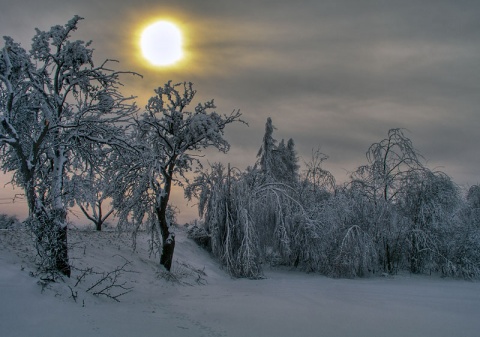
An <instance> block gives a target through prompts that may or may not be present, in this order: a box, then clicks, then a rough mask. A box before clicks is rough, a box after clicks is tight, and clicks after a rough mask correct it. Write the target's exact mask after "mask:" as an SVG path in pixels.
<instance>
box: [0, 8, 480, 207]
mask: <svg viewBox="0 0 480 337" xmlns="http://www.w3.org/2000/svg"><path fill="white" fill-rule="evenodd" d="M0 8H1V11H0V33H1V35H2V36H3V35H8V36H11V37H13V38H14V39H15V40H17V41H18V42H21V43H22V45H23V46H24V47H25V48H26V49H29V43H30V40H31V38H32V36H33V34H34V28H35V27H38V28H40V29H42V30H47V29H49V28H50V27H51V26H52V25H55V24H62V25H63V24H65V23H66V22H67V21H68V20H69V19H70V18H72V17H73V15H75V14H78V15H80V16H82V17H84V18H85V20H83V21H81V23H80V27H79V30H78V31H77V32H76V33H75V35H74V37H75V38H78V39H84V40H93V47H94V48H95V54H94V55H95V60H97V62H98V63H99V62H101V61H103V60H104V59H106V58H114V59H117V60H119V61H120V64H119V68H120V69H123V70H131V71H135V72H138V73H140V74H142V75H143V76H144V78H143V79H139V78H132V77H124V78H123V83H124V84H125V87H124V89H123V93H124V94H125V95H136V96H138V98H137V102H138V105H139V106H141V107H142V106H144V105H145V103H146V101H147V99H148V97H150V96H152V94H153V88H155V87H157V86H161V85H163V83H165V82H166V81H168V80H170V79H171V80H173V81H191V82H194V84H195V88H196V89H197V90H198V98H199V100H202V101H204V100H207V99H211V98H214V99H215V101H216V103H217V106H218V109H217V111H218V112H225V113H230V112H231V111H232V110H233V109H240V110H241V112H242V113H243V117H244V119H245V120H246V121H247V122H248V123H249V125H250V126H249V127H246V126H243V125H237V126H232V127H231V128H229V129H227V131H226V137H227V138H228V139H229V141H230V143H231V145H232V148H231V151H230V154H229V155H227V156H218V155H215V156H213V155H211V157H209V159H210V161H219V160H220V161H223V162H228V161H229V162H232V164H233V165H235V166H237V167H239V168H245V167H246V166H248V165H251V164H253V163H254V162H255V160H256V157H255V156H256V153H257V151H258V148H259V147H260V142H261V139H262V137H263V132H264V125H265V121H266V119H267V117H271V118H272V119H273V124H274V125H275V126H276V127H277V130H276V131H275V133H274V136H275V138H277V139H278V140H280V139H282V138H285V139H288V138H293V139H294V140H295V143H296V146H297V151H298V154H299V156H300V158H301V160H302V162H303V161H304V160H308V159H309V158H310V156H311V151H312V149H316V148H320V149H321V150H322V152H324V153H325V154H327V155H328V156H329V157H330V158H329V160H328V161H327V162H326V165H325V168H326V169H328V170H330V171H331V172H333V173H334V175H335V177H336V179H337V181H340V182H342V181H345V180H346V179H347V178H348V172H351V171H353V170H355V168H356V167H358V166H359V165H362V164H364V163H365V151H366V150H367V149H368V147H369V145H370V144H372V143H373V142H377V141H380V140H381V139H383V138H385V136H386V135H387V132H388V130H389V129H391V128H397V127H401V128H406V129H408V132H407V135H408V136H409V137H410V138H411V139H412V141H413V144H414V146H415V147H416V148H417V149H418V150H419V151H420V153H422V154H423V155H424V157H425V158H426V159H427V161H428V166H429V167H431V168H439V169H441V170H443V171H444V172H446V173H447V174H449V175H450V176H451V177H452V178H453V179H454V181H455V182H457V183H458V184H460V185H464V186H470V185H472V184H477V183H480V155H479V145H480V132H479V128H480V2H479V1H463V0H451V1H443V0H431V1H430V0H422V1H419V0H403V1H362V0H350V1H344V0H331V1H321V0H312V1H290V0H288V1H287V0H276V1H260V0H256V1H253V0H242V1H221V0H202V1H199V0H177V1H163V0H137V1H123V0H101V1H99V0H95V1H93V0H82V1H78V0H62V1H57V0H17V1H11V0H8V1H6V0H0ZM155 18H171V19H174V21H176V22H177V23H179V24H180V26H181V27H182V29H183V30H184V33H185V39H186V40H185V52H186V54H187V58H186V60H185V61H184V62H182V63H180V65H179V66H178V67H176V68H174V69H165V68H163V69H162V68H157V69H153V68H152V67H149V66H148V65H147V63H146V61H141V60H140V58H139V57H138V53H139V52H138V47H137V45H138V44H137V41H138V34H139V29H140V28H141V27H142V26H143V25H145V23H146V22H148V21H151V20H153V19H155ZM1 45H2V46H3V41H2V42H1ZM4 180H5V179H3V181H4ZM0 188H1V189H3V191H0V192H1V193H3V194H5V193H7V189H8V188H4V187H3V183H2V185H1V187H0ZM1 193H0V198H1V197H2V194H1ZM176 200H179V199H178V197H177V199H176ZM0 202H1V200H0ZM178 202H180V201H178ZM6 207H9V208H10V207H11V206H9V205H7V206H6V205H5V204H3V205H2V204H1V203H0V213H3V212H6V211H7V210H6ZM187 213H188V211H187Z"/></svg>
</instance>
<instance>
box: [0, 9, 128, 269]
mask: <svg viewBox="0 0 480 337" xmlns="http://www.w3.org/2000/svg"><path fill="white" fill-rule="evenodd" d="M80 20H81V18H80V17H78V16H75V17H74V18H73V19H71V20H70V21H69V22H68V23H67V24H66V25H64V26H60V25H58V26H54V27H52V28H51V29H50V30H48V31H41V30H39V29H37V30H36V34H35V35H34V37H33V40H32V41H33V42H32V46H31V50H30V51H29V52H27V51H26V50H25V49H23V48H22V47H21V46H20V45H19V44H18V43H15V42H14V41H13V39H11V38H9V37H5V46H4V47H3V48H2V49H1V55H0V151H1V153H2V155H1V158H0V161H1V165H2V169H3V170H4V171H12V172H13V180H12V183H14V184H15V185H18V186H21V187H22V188H23V189H24V191H25V195H26V199H27V203H28V207H29V210H30V217H29V224H30V227H31V228H32V230H33V233H34V235H35V238H36V244H37V251H38V253H39V255H40V257H41V262H42V264H43V266H42V267H43V268H44V269H45V270H48V271H59V272H61V273H63V274H65V275H67V276H69V275H70V266H69V261H68V248H67V206H66V204H65V200H66V199H65V197H66V196H65V186H66V182H67V181H68V179H69V177H71V176H72V175H73V174H74V172H75V170H76V169H77V168H78V166H79V165H80V164H79V163H80V162H82V161H85V160H90V159H91V158H92V157H94V156H95V155H96V153H97V152H96V150H95V149H96V148H97V147H98V146H107V145H108V146H123V145H124V139H123V138H122V137H121V136H122V132H121V127H120V126H119V124H118V123H121V122H122V121H124V120H125V119H126V118H128V116H129V115H130V114H131V113H132V112H133V111H134V110H135V106H134V105H132V104H130V103H129V102H130V101H129V99H127V98H124V97H123V96H122V95H121V94H120V93H119V91H118V86H119V85H120V82H119V76H120V74H121V73H120V72H116V71H113V70H110V69H109V68H107V63H108V61H105V62H103V63H101V64H100V65H99V66H96V65H95V64H94V61H93V49H92V48H91V47H90V44H91V43H90V42H84V41H80V40H72V39H71V34H72V33H73V32H74V31H75V30H76V29H77V25H78V23H79V21H80Z"/></svg>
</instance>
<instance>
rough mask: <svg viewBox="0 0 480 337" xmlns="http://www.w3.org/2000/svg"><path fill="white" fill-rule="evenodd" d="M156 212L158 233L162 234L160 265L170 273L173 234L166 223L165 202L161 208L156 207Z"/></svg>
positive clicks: (173, 246) (173, 241)
mask: <svg viewBox="0 0 480 337" xmlns="http://www.w3.org/2000/svg"><path fill="white" fill-rule="evenodd" d="M156 212H157V218H158V223H159V226H160V233H161V234H162V256H161V257H160V264H161V265H162V266H164V267H165V269H167V270H168V271H170V269H171V268H172V261H173V251H174V250H175V233H173V231H171V230H170V225H169V223H168V221H167V204H166V202H162V203H161V206H160V207H157V209H156Z"/></svg>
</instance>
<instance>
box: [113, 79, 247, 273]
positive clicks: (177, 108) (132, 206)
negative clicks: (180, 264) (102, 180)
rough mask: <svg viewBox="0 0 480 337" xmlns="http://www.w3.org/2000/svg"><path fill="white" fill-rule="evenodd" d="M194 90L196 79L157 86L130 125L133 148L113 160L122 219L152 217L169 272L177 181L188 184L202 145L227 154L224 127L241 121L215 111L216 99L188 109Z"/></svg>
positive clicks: (137, 223) (137, 222) (140, 220)
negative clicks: (170, 213)
mask: <svg viewBox="0 0 480 337" xmlns="http://www.w3.org/2000/svg"><path fill="white" fill-rule="evenodd" d="M195 93H196V90H194V89H193V85H192V83H179V84H172V82H168V83H167V84H165V85H164V86H163V87H159V88H157V89H155V96H153V97H151V98H150V99H149V101H148V104H147V106H146V110H145V112H144V113H143V114H141V115H140V116H139V117H138V118H136V120H135V123H134V124H133V125H131V128H132V129H131V139H132V144H131V150H129V151H122V152H121V153H118V158H117V160H115V161H114V162H113V165H114V166H115V168H114V170H115V172H116V177H115V184H116V193H115V194H114V203H115V207H116V208H117V209H119V214H118V215H119V217H120V221H121V222H125V223H133V226H134V228H139V226H140V225H141V224H142V223H143V222H145V220H146V219H147V221H148V223H150V224H151V225H152V228H151V229H152V242H151V243H152V247H156V248H157V249H158V250H159V249H160V247H161V258H160V263H161V264H162V265H163V266H164V267H165V268H166V269H167V270H170V268H171V265H172V259H173V252H174V248H175V233H174V231H173V228H172V224H171V222H170V221H169V217H168V207H169V200H170V194H171V191H172V185H173V184H175V183H176V184H178V185H179V186H183V184H182V181H184V180H183V179H184V178H185V174H186V173H187V172H189V171H191V170H192V169H193V168H194V167H195V166H196V165H197V164H200V163H199V161H198V153H199V151H201V150H202V149H205V148H208V147H210V148H216V149H218V150H219V151H222V152H227V151H228V150H229V147H230V146H229V144H228V142H227V141H226V140H225V138H224V137H223V135H224V129H225V126H226V125H227V124H230V123H233V122H237V121H241V120H240V116H241V114H240V112H239V111H236V110H234V111H233V112H232V113H231V114H229V115H220V114H218V113H216V112H215V111H214V109H215V108H216V107H215V105H214V102H213V100H211V101H208V102H206V103H199V104H198V105H196V106H195V108H194V110H193V111H189V110H187V108H188V106H189V105H190V104H191V103H192V101H193V99H194V97H195Z"/></svg>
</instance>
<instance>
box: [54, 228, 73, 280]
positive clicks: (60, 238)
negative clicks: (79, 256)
mask: <svg viewBox="0 0 480 337" xmlns="http://www.w3.org/2000/svg"><path fill="white" fill-rule="evenodd" d="M57 231H58V233H57V244H56V245H57V251H56V254H55V260H56V261H55V265H56V268H57V270H58V271H59V272H60V273H62V274H63V275H65V276H67V277H70V275H71V269H70V264H69V263H68V241H67V226H65V227H58V229H57Z"/></svg>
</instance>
